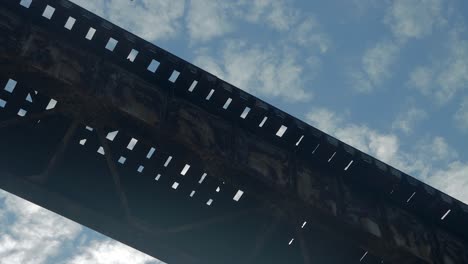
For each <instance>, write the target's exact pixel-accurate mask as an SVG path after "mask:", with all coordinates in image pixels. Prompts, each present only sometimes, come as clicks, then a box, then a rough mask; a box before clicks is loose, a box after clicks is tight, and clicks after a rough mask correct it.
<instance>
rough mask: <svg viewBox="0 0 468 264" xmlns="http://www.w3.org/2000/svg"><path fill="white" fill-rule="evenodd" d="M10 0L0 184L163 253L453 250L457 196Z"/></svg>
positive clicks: (104, 30) (180, 65)
mask: <svg viewBox="0 0 468 264" xmlns="http://www.w3.org/2000/svg"><path fill="white" fill-rule="evenodd" d="M18 3H19V1H12V0H7V1H6V4H4V6H2V7H0V69H1V70H0V146H2V147H1V149H0V188H2V189H5V190H7V191H9V192H11V193H14V194H16V195H19V196H21V197H23V198H25V199H27V200H30V201H32V202H34V203H37V204H39V205H41V206H43V207H45V208H47V209H49V210H52V211H54V212H57V213H59V214H61V215H63V216H65V217H67V218H70V219H72V220H74V221H76V222H78V223H81V224H84V225H86V226H88V227H91V228H93V229H95V230H97V231H99V232H101V233H103V234H106V235H108V236H110V237H112V238H114V239H117V240H119V241H121V242H123V243H126V244H128V245H130V246H132V247H135V248H137V249H139V250H141V251H143V252H145V253H147V254H150V255H152V256H154V257H156V258H158V259H161V260H163V261H166V262H168V263H226V264H229V263H330V264H332V263H333V264H334V263H359V262H361V263H382V261H384V263H447V264H450V263H468V252H467V251H468V250H467V246H466V237H467V235H468V230H467V227H466V223H467V221H466V220H467V214H468V210H467V209H466V206H464V205H463V204H461V203H459V202H458V201H455V200H454V199H452V198H451V197H448V196H446V195H443V194H441V193H439V192H437V191H436V190H434V189H432V188H430V187H429V186H427V185H424V184H422V183H420V182H418V181H416V180H414V179H412V178H411V177H409V176H407V175H404V174H402V173H400V172H397V171H396V170H393V169H392V168H390V167H387V166H386V165H385V164H383V163H381V162H378V161H375V160H373V159H371V158H370V157H368V156H367V155H365V154H363V153H360V152H359V151H357V150H355V149H353V148H351V147H349V146H347V145H345V144H342V143H340V142H338V141H335V140H334V139H332V138H331V137H327V136H326V135H324V134H323V133H321V132H319V131H316V130H314V129H313V128H310V127H308V126H306V125H298V126H297V127H296V124H297V122H298V121H297V120H295V119H293V118H290V117H288V116H286V115H285V114H284V113H281V112H279V111H278V110H277V109H273V108H272V107H271V106H268V105H267V104H265V103H263V102H261V101H259V100H258V99H256V98H254V97H252V96H250V95H246V94H245V93H243V92H241V91H238V90H237V89H234V87H232V86H230V85H228V84H226V83H224V82H222V81H220V80H217V79H216V78H215V77H213V76H211V75H209V74H207V73H205V72H204V71H202V70H200V69H198V68H196V67H194V66H193V65H188V64H186V63H185V62H183V61H181V60H180V59H178V58H175V57H173V56H172V55H170V54H168V53H166V52H165V51H162V50H160V49H158V48H157V47H155V46H151V45H150V44H149V43H145V42H143V41H142V40H140V39H138V38H137V37H135V36H133V35H131V34H130V33H127V32H124V31H123V30H120V29H118V30H120V31H117V29H116V28H115V26H113V25H112V24H110V23H108V22H106V21H103V20H102V19H100V18H98V17H95V16H94V15H92V14H90V13H87V12H86V11H84V10H82V9H81V8H79V7H77V6H75V5H73V4H71V3H69V2H68V1H52V0H50V1H46V0H44V1H39V0H38V1H33V3H32V5H31V6H29V7H28V8H26V7H24V6H21V5H19V4H18ZM47 6H49V8H50V7H53V9H54V12H53V15H52V16H51V17H50V19H48V18H46V17H45V16H44V15H45V13H44V10H47V8H48V7H47ZM49 10H50V9H49ZM46 16H47V15H46ZM70 17H73V18H74V19H75V20H76V21H75V22H74V24H73V26H72V28H71V29H67V28H65V27H64V25H66V24H67V21H68V20H69V18H70ZM90 27H92V28H94V29H97V31H96V32H95V34H94V36H93V38H91V39H86V38H85V36H87V35H88V32H89V29H90ZM116 32H117V33H118V34H117V33H116ZM124 36H125V37H124ZM109 38H113V39H118V44H117V46H116V47H115V49H113V50H110V49H106V48H105V47H106V43H107V42H108V40H109ZM124 38H125V39H124ZM134 48H135V49H138V51H139V53H138V56H137V57H136V59H135V60H134V61H132V60H131V59H128V56H127V55H128V54H129V53H130V52H131V50H132V49H134ZM153 60H157V61H158V64H159V67H157V69H156V70H155V72H154V71H153V70H152V69H151V67H148V65H151V64H152V61H153ZM175 71H176V72H177V73H178V74H179V75H178V77H177V78H176V80H173V79H172V80H171V76H172V74H174V73H175ZM194 80H196V81H197V82H196V86H194V87H195V88H194V89H192V88H193V85H194V82H193V81H194ZM210 94H211V95H210ZM210 96H211V97H210ZM229 99H231V101H229ZM228 101H229V103H227V102H228ZM226 104H228V106H227V107H224V108H223V106H225V105H226ZM246 107H247V108H248V109H249V110H250V111H249V112H248V113H247V115H245V116H243V113H244V112H245V110H246ZM242 116H243V117H242ZM265 117H268V119H267V122H265V121H264V120H265ZM262 123H263V124H262ZM259 124H262V125H261V126H259ZM283 125H284V127H287V130H286V132H285V133H284V134H282V135H281V133H280V134H279V135H280V136H278V135H277V131H278V129H279V128H280V127H281V126H283ZM294 127H296V128H294ZM317 133H318V134H317ZM291 143H292V144H291ZM351 161H352V162H351ZM376 179H378V180H376ZM413 193H417V195H414V194H413ZM412 194H413V196H414V198H412V200H411V202H407V200H408V197H410V196H411V195H412ZM408 201H409V200H408ZM448 210H450V211H448ZM446 212H449V213H450V214H448V215H447V216H446V218H444V219H443V221H441V219H440V218H441V216H442V215H444V214H445V213H446Z"/></svg>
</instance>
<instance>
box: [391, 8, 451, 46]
mask: <svg viewBox="0 0 468 264" xmlns="http://www.w3.org/2000/svg"><path fill="white" fill-rule="evenodd" d="M443 4H444V3H443V1H442V0H396V1H392V4H391V6H390V7H389V9H388V10H387V14H386V16H385V19H384V22H385V24H387V25H388V26H389V27H390V29H391V30H392V32H393V34H394V36H395V37H396V38H398V39H399V40H401V41H405V40H407V39H410V38H421V37H424V36H428V35H430V34H431V33H432V32H433V30H434V29H435V28H437V27H440V26H442V25H444V24H445V23H446V19H445V18H444V7H443Z"/></svg>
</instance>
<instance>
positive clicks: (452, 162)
mask: <svg viewBox="0 0 468 264" xmlns="http://www.w3.org/2000/svg"><path fill="white" fill-rule="evenodd" d="M305 118H306V121H308V122H309V123H311V124H312V125H313V126H315V127H317V128H318V129H321V130H323V131H325V132H327V133H329V134H330V135H332V136H334V137H336V138H338V139H340V140H342V141H343V142H345V143H347V144H349V145H351V146H354V147H356V148H357V149H359V150H361V151H363V152H365V153H368V154H370V155H372V156H374V157H376V158H377V159H379V160H382V161H383V162H385V163H387V164H389V165H391V166H394V167H395V168H397V169H399V170H401V171H404V172H406V173H409V174H411V175H413V176H415V177H417V178H419V179H421V180H423V181H424V182H426V183H428V184H431V185H433V186H435V187H436V188H439V189H440V190H441V191H443V192H446V193H448V194H449V195H451V196H453V197H455V198H457V199H459V200H461V201H463V202H465V203H466V202H468V192H466V188H467V187H468V177H466V175H468V162H463V161H461V160H459V159H458V154H457V152H456V151H455V150H454V149H453V148H451V147H450V146H449V145H448V144H447V142H446V141H445V139H444V138H442V137H440V136H436V137H426V138H424V139H421V140H419V141H417V142H415V143H413V144H409V145H408V144H406V145H405V149H404V150H403V149H402V148H401V146H400V145H401V144H400V139H399V138H398V136H397V135H395V134H391V133H383V132H379V131H378V130H375V129H372V128H369V127H368V126H366V125H358V124H352V123H347V122H345V119H344V118H343V117H341V116H339V115H337V114H336V113H334V112H332V111H330V110H328V109H326V108H317V109H313V110H312V111H310V112H309V113H307V114H306V116H305Z"/></svg>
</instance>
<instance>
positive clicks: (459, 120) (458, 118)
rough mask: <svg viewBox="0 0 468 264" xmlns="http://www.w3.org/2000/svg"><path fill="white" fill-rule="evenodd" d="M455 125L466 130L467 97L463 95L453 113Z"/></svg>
mask: <svg viewBox="0 0 468 264" xmlns="http://www.w3.org/2000/svg"><path fill="white" fill-rule="evenodd" d="M454 120H455V122H456V125H457V126H458V127H460V128H461V129H462V130H464V131H468V97H465V98H464V99H463V100H462V102H461V103H460V106H459V108H458V110H457V112H456V113H455V115H454Z"/></svg>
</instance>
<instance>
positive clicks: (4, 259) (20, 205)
mask: <svg viewBox="0 0 468 264" xmlns="http://www.w3.org/2000/svg"><path fill="white" fill-rule="evenodd" d="M2 201H3V202H2ZM0 205H2V206H1V207H2V209H3V219H2V221H1V224H0V230H1V232H0V233H1V235H0V259H1V261H0V262H1V263H24V264H42V263H46V261H47V260H48V259H49V258H51V257H54V256H56V255H57V254H58V253H59V252H60V250H61V248H62V247H63V246H64V244H66V243H70V242H71V241H72V240H73V239H75V238H76V237H77V236H78V234H79V232H80V231H81V230H82V228H81V226H80V225H79V224H77V223H75V222H73V221H71V220H68V219H65V218H63V217H61V216H59V215H57V214H55V213H52V212H50V211H48V210H46V209H44V208H41V207H39V206H37V205H35V204H32V203H30V202H27V201H25V200H23V199H21V198H19V197H17V196H14V195H11V194H8V193H7V192H5V191H3V190H0Z"/></svg>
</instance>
